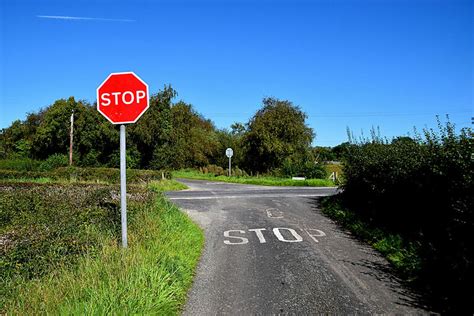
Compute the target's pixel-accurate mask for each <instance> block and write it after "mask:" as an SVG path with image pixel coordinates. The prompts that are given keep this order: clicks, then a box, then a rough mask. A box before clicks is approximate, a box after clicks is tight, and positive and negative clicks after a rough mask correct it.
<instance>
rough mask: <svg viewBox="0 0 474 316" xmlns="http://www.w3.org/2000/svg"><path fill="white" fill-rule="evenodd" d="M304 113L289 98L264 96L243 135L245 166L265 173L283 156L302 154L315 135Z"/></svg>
mask: <svg viewBox="0 0 474 316" xmlns="http://www.w3.org/2000/svg"><path fill="white" fill-rule="evenodd" d="M306 118H307V116H306V114H305V113H304V112H303V111H302V110H301V109H300V108H299V107H298V106H294V105H293V104H292V103H291V102H290V101H286V100H283V101H282V100H278V99H275V98H265V99H263V107H262V109H260V110H258V111H257V113H255V115H254V116H253V117H252V118H251V119H250V121H249V123H248V124H247V126H248V127H247V133H246V134H245V135H244V137H243V144H244V146H245V149H246V156H245V165H246V167H247V168H248V169H249V170H252V171H254V172H268V171H270V170H273V169H275V168H279V167H281V166H282V165H283V162H284V161H285V159H288V158H290V159H292V157H294V158H295V159H296V157H305V156H307V152H308V151H309V150H310V144H311V141H312V139H313V137H314V133H313V130H312V129H311V128H310V127H308V126H307V125H306V123H305V120H306Z"/></svg>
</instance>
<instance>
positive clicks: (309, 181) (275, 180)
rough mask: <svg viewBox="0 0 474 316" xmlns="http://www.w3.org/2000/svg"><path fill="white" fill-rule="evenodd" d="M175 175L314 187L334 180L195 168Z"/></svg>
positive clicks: (231, 181)
mask: <svg viewBox="0 0 474 316" xmlns="http://www.w3.org/2000/svg"><path fill="white" fill-rule="evenodd" d="M173 177H175V178H185V179H197V180H212V181H221V182H230V183H242V184H256V185H269V186H313V187H331V186H335V184H334V182H333V181H331V180H329V179H307V180H303V181H301V180H292V179H290V178H279V177H271V176H259V177H257V176H232V177H228V176H223V175H219V176H218V175H215V174H214V173H202V172H200V171H199V170H195V169H182V170H177V171H173Z"/></svg>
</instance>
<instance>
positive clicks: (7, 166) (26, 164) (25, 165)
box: [0, 158, 40, 171]
mask: <svg viewBox="0 0 474 316" xmlns="http://www.w3.org/2000/svg"><path fill="white" fill-rule="evenodd" d="M39 165H40V162H39V161H36V160H33V159H30V158H21V159H3V160H0V170H17V171H33V170H37V169H38V167H39Z"/></svg>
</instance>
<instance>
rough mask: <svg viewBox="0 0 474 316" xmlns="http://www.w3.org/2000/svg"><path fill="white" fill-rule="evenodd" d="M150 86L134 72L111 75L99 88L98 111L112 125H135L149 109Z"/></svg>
mask: <svg viewBox="0 0 474 316" xmlns="http://www.w3.org/2000/svg"><path fill="white" fill-rule="evenodd" d="M148 97H149V95H148V85H147V84H146V83H145V82H144V81H143V80H142V79H140V77H138V76H137V75H136V74H134V73H133V72H117V73H112V74H110V75H109V76H108V77H107V79H105V80H104V82H102V84H101V85H100V86H99V87H98V88H97V110H98V111H99V112H100V113H101V114H102V115H103V116H105V117H106V118H107V119H108V120H109V121H110V122H111V123H112V124H129V123H135V122H136V121H137V120H138V119H139V118H140V116H142V115H143V113H145V111H146V110H147V109H148V107H149V101H148Z"/></svg>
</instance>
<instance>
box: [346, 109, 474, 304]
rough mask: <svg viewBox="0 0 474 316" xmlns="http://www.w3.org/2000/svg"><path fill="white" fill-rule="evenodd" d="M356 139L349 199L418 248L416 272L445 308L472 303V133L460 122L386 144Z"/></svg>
mask: <svg viewBox="0 0 474 316" xmlns="http://www.w3.org/2000/svg"><path fill="white" fill-rule="evenodd" d="M372 136H373V137H372V139H371V140H368V139H365V140H361V141H358V142H352V145H351V146H348V149H347V152H346V155H345V161H344V175H345V184H344V194H343V195H344V200H345V201H346V203H347V204H348V205H349V206H350V207H351V209H353V210H354V211H355V212H357V214H358V215H359V216H361V217H362V218H363V219H365V220H366V221H367V222H369V223H371V224H373V225H374V226H377V227H382V228H384V229H386V230H388V231H390V232H393V233H395V234H399V235H401V236H403V237H404V238H405V240H406V241H409V242H412V243H413V242H414V243H416V244H418V245H419V254H420V258H421V264H420V265H419V267H418V269H417V270H416V271H413V274H414V277H416V278H418V280H419V282H421V283H422V284H424V286H425V288H426V289H427V290H428V291H429V293H430V294H431V295H432V297H434V298H436V301H437V302H438V303H439V304H440V305H439V307H440V308H441V309H442V310H445V311H456V310H470V311H471V312H472V302H473V301H474V291H472V290H467V289H469V288H471V284H472V283H473V281H474V277H473V270H474V269H473V267H474V242H473V241H474V238H472V233H473V232H474V185H473V184H474V183H473V182H474V160H473V159H472V157H471V155H472V153H473V152H474V140H473V136H474V134H473V131H472V130H471V129H462V130H461V131H460V132H458V133H457V132H456V129H455V126H454V124H452V123H450V122H449V118H448V122H447V123H446V124H444V125H443V124H442V123H441V122H440V121H439V119H438V129H437V130H434V129H426V130H424V131H423V133H422V135H419V134H416V135H415V137H413V138H410V137H399V138H396V139H393V140H391V141H388V140H386V139H382V138H380V137H379V136H377V135H375V133H374V134H373V135H372Z"/></svg>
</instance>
